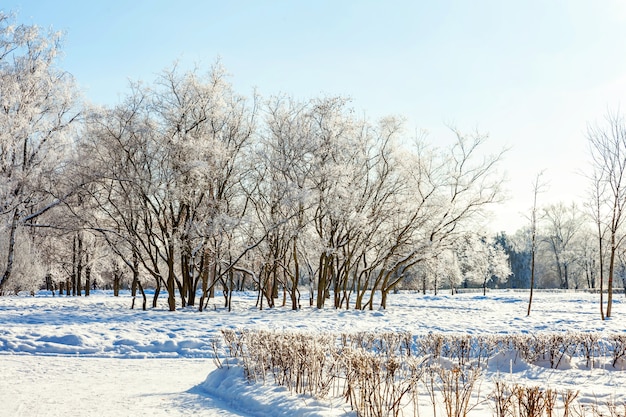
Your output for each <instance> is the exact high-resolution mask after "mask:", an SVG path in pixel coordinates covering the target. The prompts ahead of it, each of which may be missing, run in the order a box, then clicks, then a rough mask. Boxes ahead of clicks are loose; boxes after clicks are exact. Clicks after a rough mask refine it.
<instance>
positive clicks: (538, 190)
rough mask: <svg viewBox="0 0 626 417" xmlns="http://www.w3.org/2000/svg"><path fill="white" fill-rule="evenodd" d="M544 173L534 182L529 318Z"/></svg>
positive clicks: (531, 221) (531, 215)
mask: <svg viewBox="0 0 626 417" xmlns="http://www.w3.org/2000/svg"><path fill="white" fill-rule="evenodd" d="M542 176H543V171H541V172H539V173H538V174H537V176H535V179H534V181H533V184H532V187H533V207H532V209H531V212H530V295H529V296H528V312H527V313H526V315H527V316H530V310H531V307H532V303H533V289H534V287H535V257H536V254H537V221H538V219H537V212H538V210H539V209H538V207H537V196H538V195H539V193H541V192H542V191H543V189H544V188H545V187H546V184H545V183H544V182H542V180H541V177H542Z"/></svg>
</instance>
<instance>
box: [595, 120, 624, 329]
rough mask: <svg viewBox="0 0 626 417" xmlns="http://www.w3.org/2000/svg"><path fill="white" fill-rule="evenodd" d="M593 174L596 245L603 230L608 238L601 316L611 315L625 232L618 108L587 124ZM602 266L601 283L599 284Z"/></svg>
mask: <svg viewBox="0 0 626 417" xmlns="http://www.w3.org/2000/svg"><path fill="white" fill-rule="evenodd" d="M587 140H588V142H589V148H590V154H591V164H592V171H593V174H592V176H591V178H592V180H593V183H592V184H593V192H594V195H593V198H594V211H595V213H594V220H595V222H596V225H597V228H598V239H599V242H600V245H603V243H604V239H605V238H604V236H605V233H606V234H607V236H606V239H608V242H606V243H607V245H608V247H607V248H606V250H607V251H608V252H607V256H608V262H609V265H608V271H607V273H608V275H607V276H606V280H607V304H606V314H605V313H604V312H603V310H602V309H603V307H602V288H601V291H600V294H601V295H600V297H601V298H600V303H601V311H602V317H603V318H608V317H611V313H612V311H611V310H612V304H613V278H614V275H615V265H616V257H617V253H618V251H619V250H620V247H621V245H622V243H623V240H624V238H625V237H626V235H625V234H624V233H623V224H624V220H625V219H626V216H625V215H624V209H625V205H626V123H625V122H624V118H623V116H622V115H621V114H620V113H618V112H609V113H608V114H607V115H606V117H605V123H604V124H602V125H600V124H593V125H591V124H590V125H589V126H588V128H587ZM603 254H604V250H603V248H602V247H601V248H600V254H599V256H600V263H601V264H602V263H603V262H604V258H603ZM602 270H603V269H602V268H601V269H600V271H601V277H600V282H601V287H602V281H603V276H602Z"/></svg>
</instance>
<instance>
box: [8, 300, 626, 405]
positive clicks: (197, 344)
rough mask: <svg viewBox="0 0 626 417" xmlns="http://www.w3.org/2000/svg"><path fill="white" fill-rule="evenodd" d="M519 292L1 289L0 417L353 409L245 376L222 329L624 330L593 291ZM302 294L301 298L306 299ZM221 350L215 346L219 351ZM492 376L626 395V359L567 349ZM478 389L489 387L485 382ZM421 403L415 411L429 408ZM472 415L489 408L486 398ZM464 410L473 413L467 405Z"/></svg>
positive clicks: (508, 359)
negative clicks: (366, 306) (364, 297)
mask: <svg viewBox="0 0 626 417" xmlns="http://www.w3.org/2000/svg"><path fill="white" fill-rule="evenodd" d="M527 297H528V294H527V293H525V292H514V291H492V292H490V293H488V294H487V295H486V296H482V294H481V295H478V294H472V293H468V294H457V295H454V296H451V295H448V294H440V295H436V296H435V295H432V294H430V295H421V294H417V293H399V294H392V295H390V299H389V300H388V308H387V309H386V310H378V309H377V310H373V311H354V310H334V309H332V308H328V309H324V310H317V309H315V308H310V307H304V308H303V309H302V310H300V311H291V310H290V309H288V308H282V307H278V308H274V309H269V310H263V311H259V310H258V309H256V308H255V307H254V302H255V298H256V294H255V293H238V294H235V296H234V298H233V311H232V312H230V313H229V312H228V311H226V310H225V309H224V308H223V307H222V301H223V298H220V297H219V296H218V298H217V299H215V300H212V301H211V303H210V305H209V308H208V309H207V310H206V311H204V312H198V311H197V310H196V309H195V308H192V307H191V308H181V309H179V310H178V311H176V312H173V313H172V312H169V311H167V306H166V305H165V299H163V300H162V301H161V304H160V305H159V306H158V307H157V308H156V309H149V310H148V311H141V310H130V308H129V307H130V302H131V299H130V296H129V295H128V294H123V296H121V297H113V296H112V295H111V294H110V293H107V292H95V293H92V295H91V296H89V297H65V296H55V297H53V296H52V295H51V294H49V293H40V294H38V295H37V296H36V297H30V296H16V297H0V323H2V326H0V369H1V372H2V373H1V376H2V378H0V404H2V407H1V408H0V416H37V415H39V416H64V417H68V416H132V415H151V416H157V417H159V416H191V415H194V416H323V417H326V416H355V415H356V413H354V412H353V411H350V409H349V406H348V405H347V404H345V403H343V402H342V401H339V400H338V399H332V400H331V399H315V398H312V397H310V396H304V395H299V396H298V395H293V394H291V393H289V392H288V391H287V390H286V388H282V387H278V386H275V385H272V384H266V385H261V384H252V383H250V382H248V381H247V380H246V379H245V378H244V375H243V370H242V367H241V365H240V364H239V363H238V362H237V361H236V360H235V359H232V358H231V359H228V360H227V359H226V358H224V357H222V358H221V362H222V364H226V363H227V365H225V366H223V367H221V368H219V367H218V366H217V364H216V362H215V361H214V359H213V357H214V352H215V349H214V345H215V343H214V342H215V341H218V340H220V339H221V335H220V330H221V329H246V330H272V331H295V332H305V333H312V334H317V333H329V334H331V333H334V334H340V333H342V332H359V331H369V332H389V331H407V332H410V333H411V334H414V335H425V334H428V333H431V332H432V333H438V332H439V333H453V334H470V335H484V334H492V335H503V334H509V333H515V334H539V333H542V332H567V331H570V332H592V333H599V334H606V335H608V334H613V333H624V325H623V320H622V317H623V316H624V314H626V311H625V305H626V303H624V300H623V298H622V297H619V296H617V295H616V298H615V299H614V306H613V312H614V318H613V319H611V320H606V321H602V320H600V314H599V306H598V301H597V299H598V298H599V296H598V295H593V294H588V293H584V292H540V291H538V292H536V293H535V296H534V300H533V309H532V313H531V315H530V316H529V317H527V316H526V309H527ZM304 304H308V300H303V305H304ZM220 355H222V354H220ZM485 372H486V376H487V377H488V378H487V379H488V380H489V379H493V378H495V377H496V376H501V377H502V379H503V380H506V381H511V382H515V383H526V384H530V385H540V386H542V387H550V388H554V389H559V390H565V389H572V390H579V391H580V393H581V394H580V396H579V398H578V400H579V401H580V402H581V403H589V404H593V403H597V402H602V401H618V402H619V401H622V402H623V401H626V394H624V393H623V390H622V389H621V387H623V386H624V385H626V373H625V371H624V363H623V361H621V362H620V363H618V364H617V366H616V367H615V368H614V367H613V366H612V365H611V361H610V358H609V357H600V358H598V359H597V360H596V362H595V363H594V366H593V367H592V368H591V369H590V368H588V367H587V365H586V363H585V359H584V358H580V357H569V356H564V357H563V358H562V360H561V362H560V363H559V367H558V369H552V368H550V364H549V363H542V362H540V361H538V362H535V363H527V362H525V361H523V360H522V359H521V358H520V357H519V355H517V354H516V352H506V353H498V354H497V355H496V356H494V357H492V358H490V360H489V362H488V365H487V368H486V370H485ZM482 390H488V381H487V382H485V387H483V388H482ZM428 412H430V410H429V409H427V408H424V409H422V408H420V413H421V414H420V415H426V416H428ZM473 412H474V413H477V414H473V415H481V413H483V412H484V413H485V414H483V415H490V409H489V407H488V405H486V404H483V405H481V406H479V407H477V408H476V409H475V410H473ZM470 415H472V414H471V413H470Z"/></svg>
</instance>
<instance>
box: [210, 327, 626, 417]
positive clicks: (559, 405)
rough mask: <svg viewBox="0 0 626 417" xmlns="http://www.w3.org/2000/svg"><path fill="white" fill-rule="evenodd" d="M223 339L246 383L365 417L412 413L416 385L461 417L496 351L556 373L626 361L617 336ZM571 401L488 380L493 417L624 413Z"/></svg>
mask: <svg viewBox="0 0 626 417" xmlns="http://www.w3.org/2000/svg"><path fill="white" fill-rule="evenodd" d="M222 337H223V344H222V345H221V346H220V345H219V343H218V342H214V343H213V344H212V346H213V349H214V351H215V356H216V358H217V363H218V366H222V364H221V362H220V360H219V357H220V355H219V354H218V352H217V351H218V349H219V348H221V349H223V350H224V352H225V354H226V356H227V357H232V358H239V359H238V361H239V363H241V364H242V366H243V368H244V372H245V375H246V377H247V378H249V379H250V380H253V381H259V382H262V383H265V382H266V381H267V380H268V379H269V380H270V381H271V382H273V383H276V384H279V385H282V386H285V387H287V388H288V389H289V390H290V391H292V392H295V393H305V394H309V395H312V396H315V397H326V396H328V395H332V396H335V397H338V396H342V397H343V398H345V400H346V402H348V403H349V404H350V405H351V407H352V409H354V410H356V411H357V414H358V415H359V416H364V417H383V416H394V417H395V416H399V415H401V414H402V413H403V410H404V409H405V408H406V407H412V409H413V412H414V413H419V411H418V407H419V403H418V398H419V392H418V388H424V389H425V391H426V393H427V394H428V396H429V397H430V400H431V403H432V406H433V412H434V414H435V415H436V414H437V409H438V408H439V407H443V409H444V410H445V413H446V415H447V416H449V417H452V416H453V417H460V416H466V415H467V413H468V412H469V411H470V410H471V409H473V407H475V406H476V405H478V404H479V402H480V395H479V388H480V381H481V369H482V366H484V363H486V360H487V359H488V358H490V357H492V356H493V355H495V354H497V353H499V352H508V351H511V350H514V351H516V352H517V353H518V354H519V355H520V357H522V358H523V359H525V360H526V361H528V362H531V363H532V362H537V361H539V360H546V361H549V363H550V366H551V367H552V368H558V367H559V365H560V364H561V362H562V360H563V358H564V357H565V356H566V355H572V356H576V355H578V356H580V357H584V358H585V359H586V361H587V365H588V366H591V367H592V366H593V365H594V363H595V360H596V359H595V358H597V357H598V356H599V355H600V354H601V353H602V352H603V349H606V351H607V353H608V352H610V354H611V355H612V359H613V365H614V366H615V365H616V364H617V362H618V361H620V360H623V359H626V336H624V335H622V334H617V335H609V336H604V335H601V334H592V333H546V334H535V335H479V336H471V335H465V334H461V335H454V334H453V335H450V334H441V333H429V334H426V335H422V336H416V337H414V336H412V335H411V334H409V333H406V332H405V333H394V332H386V333H381V334H377V333H373V332H358V333H343V334H340V335H332V334H325V335H311V334H302V333H277V332H270V331H254V332H249V331H235V330H222ZM443 363H447V364H448V365H447V367H443V366H442V364H443ZM577 395H578V393H577V392H572V391H565V392H563V393H561V394H560V397H559V395H558V393H557V392H556V391H553V390H550V389H548V390H542V389H540V388H539V387H526V386H522V385H508V384H506V383H504V382H502V381H495V382H494V390H493V392H492V393H491V394H490V395H489V399H491V400H492V402H493V411H494V412H495V415H496V417H518V416H519V417H541V416H544V415H545V416H548V417H553V416H557V415H559V417H561V416H563V417H587V416H592V417H599V416H601V415H602V416H610V417H618V416H620V417H626V408H625V407H624V405H617V404H615V403H614V402H613V403H607V404H602V405H598V404H595V405H593V406H592V407H589V408H586V407H584V406H582V405H580V404H578V403H576V402H575V400H576V398H577ZM472 399H476V402H475V403H472ZM557 410H558V411H562V413H561V414H557ZM600 410H603V411H602V412H601V411H600ZM607 413H608V414H607Z"/></svg>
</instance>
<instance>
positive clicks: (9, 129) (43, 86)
mask: <svg viewBox="0 0 626 417" xmlns="http://www.w3.org/2000/svg"><path fill="white" fill-rule="evenodd" d="M60 36H61V35H60V34H59V33H43V32H42V31H41V30H40V29H39V28H38V27H37V26H28V25H14V24H13V22H12V18H11V17H9V16H8V15H6V14H4V13H3V12H0V97H1V98H2V104H1V105H0V221H2V222H3V223H5V224H6V229H7V230H6V234H4V235H3V236H2V239H6V240H7V241H6V243H5V244H4V245H3V247H4V248H5V251H4V252H3V253H2V257H3V261H2V266H1V270H0V272H1V273H2V275H1V276H0V292H2V288H3V287H4V285H5V284H6V282H7V281H8V280H9V279H10V277H11V275H12V273H13V270H14V266H15V256H16V253H15V247H16V240H17V239H18V238H19V236H20V235H19V233H18V229H19V228H20V227H21V226H23V225H25V224H33V223H34V222H35V220H36V218H37V217H39V216H41V214H43V213H45V212H46V211H48V210H49V209H50V208H52V207H54V206H57V205H58V204H59V203H60V201H61V200H62V198H61V197H58V196H56V195H55V194H54V190H55V189H56V188H55V186H54V185H55V184H56V182H57V179H58V174H59V170H60V167H61V166H62V165H63V163H64V161H65V160H66V155H67V154H66V150H67V146H68V145H69V143H70V139H72V138H71V134H72V132H73V131H72V127H73V125H74V124H75V122H76V121H77V119H78V115H79V114H80V113H79V111H78V110H77V107H76V103H77V95H76V89H75V88H74V85H73V80H72V78H71V76H70V75H69V74H67V73H65V72H63V71H61V70H59V69H58V68H57V67H56V60H57V56H58V54H59V50H60V47H59V42H60Z"/></svg>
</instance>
